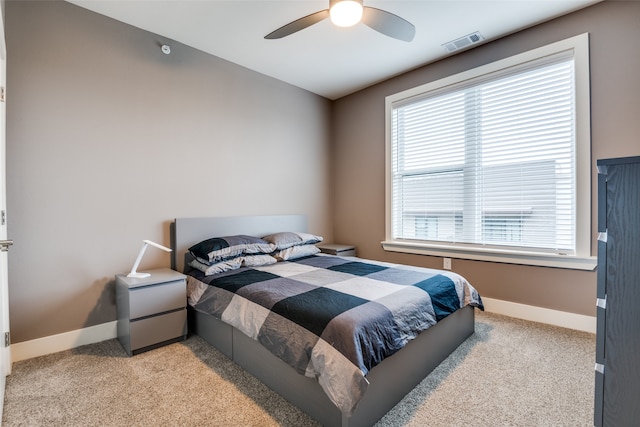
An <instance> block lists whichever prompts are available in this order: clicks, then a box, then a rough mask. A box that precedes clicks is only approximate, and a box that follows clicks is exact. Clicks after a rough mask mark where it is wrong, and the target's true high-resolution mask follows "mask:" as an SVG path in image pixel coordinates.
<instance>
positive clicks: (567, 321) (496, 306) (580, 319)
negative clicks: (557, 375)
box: [482, 298, 596, 334]
mask: <svg viewBox="0 0 640 427" xmlns="http://www.w3.org/2000/svg"><path fill="white" fill-rule="evenodd" d="M482 302H483V303H484V309H485V310H486V311H487V312H489V313H496V314H503V315H505V316H509V317H515V318H517V319H523V320H529V321H532V322H538V323H546V324H548V325H554V326H560V327H563V328H568V329H575V330H578V331H583V332H591V333H593V334H595V333H596V317H595V316H585V315H584V314H576V313H568V312H566V311H559V310H551V309H549V308H542V307H535V306H533V305H525V304H519V303H516V302H511V301H503V300H499V299H493V298H482Z"/></svg>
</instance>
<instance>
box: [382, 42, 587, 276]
mask: <svg viewBox="0 0 640 427" xmlns="http://www.w3.org/2000/svg"><path fill="white" fill-rule="evenodd" d="M588 71H589V64H588V35H586V34H585V35H582V36H577V37H574V38H572V39H569V40H565V41H563V42H559V43H555V44H553V45H549V46H545V47H543V48H539V49H536V50H534V51H531V52H527V53H525V54H522V55H517V56H515V57H512V58H508V59H505V60H502V61H499V62H497V63H493V64H489V65H487V66H484V67H480V68H478V69H474V70H471V71H469V72H466V73H462V74H459V75H456V76H453V77H450V78H447V79H443V80H440V81H437V82H433V83H429V84H427V85H424V86H421V87H419V88H415V89H411V90H409V91H406V92H403V93H400V94H396V95H393V96H390V97H388V98H387V104H386V107H387V130H388V131H387V134H388V135H387V196H388V197H387V200H388V202H387V237H386V241H385V242H383V246H384V248H385V249H387V250H395V251H403V252H414V253H425V254H432V255H442V256H454V257H461V258H470V259H482V260H493V261H500V262H516V263H523V264H532V265H548V266H559V267H570V268H582V269H592V268H594V267H595V258H593V257H591V256H590V251H591V243H590V223H591V218H590V212H591V203H590V199H591V190H590V181H591V179H590V132H589V129H590V117H589V76H588Z"/></svg>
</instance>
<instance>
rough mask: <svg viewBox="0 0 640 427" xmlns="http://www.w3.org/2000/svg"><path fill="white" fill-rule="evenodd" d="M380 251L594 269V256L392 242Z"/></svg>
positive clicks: (596, 260) (383, 244)
mask: <svg viewBox="0 0 640 427" xmlns="http://www.w3.org/2000/svg"><path fill="white" fill-rule="evenodd" d="M381 244H382V248H383V249H384V250H385V251H389V252H402V253H407V252H408V253H412V254H420V255H430V256H439V257H444V258H458V259H471V260H476V261H490V262H502V263H506V264H520V265H535V266H538V267H556V268H568V269H572V270H587V271H593V270H594V269H595V268H596V266H597V265H598V258H597V257H595V256H589V257H577V256H571V255H558V254H555V253H536V252H524V251H520V252H509V251H507V250H498V249H486V250H482V249H480V248H474V249H466V248H462V247H457V246H453V245H449V246H445V245H442V246H438V245H432V244H424V243H420V242H416V241H411V242H408V241H401V240H392V241H384V242H381Z"/></svg>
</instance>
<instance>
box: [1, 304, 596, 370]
mask: <svg viewBox="0 0 640 427" xmlns="http://www.w3.org/2000/svg"><path fill="white" fill-rule="evenodd" d="M482 301H483V302H484V308H485V310H486V311H487V312H489V313H496V314H503V315H505V316H509V317H515V318H517V319H523V320H530V321H532V322H539V323H546V324H549V325H555V326H561V327H563V328H569V329H576V330H578V331H584V332H591V333H595V332H596V318H595V317H593V316H585V315H582V314H575V313H567V312H565V311H558V310H551V309H548V308H542V307H535V306H532V305H525V304H518V303H515V302H510V301H502V300H498V299H492V298H482ZM117 336H118V332H117V321H115V320H114V321H113V322H108V323H103V324H101V325H96V326H91V327H88V328H83V329H78V330H75V331H70V332H65V333H62V334H57V335H51V336H48V337H43V338H38V339H35V340H31V341H24V342H20V343H17V344H11V361H12V362H19V361H21V360H26V359H31V358H34V357H38V356H44V355H47V354H51V353H57V352H59V351H64V350H70V349H72V348H76V347H80V346H81V345H86V344H93V343H95V342H100V341H106V340H110V339H113V338H116V337H117Z"/></svg>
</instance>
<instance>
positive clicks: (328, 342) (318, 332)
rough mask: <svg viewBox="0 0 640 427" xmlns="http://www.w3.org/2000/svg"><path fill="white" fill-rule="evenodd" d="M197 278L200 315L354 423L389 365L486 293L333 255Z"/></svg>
mask: <svg viewBox="0 0 640 427" xmlns="http://www.w3.org/2000/svg"><path fill="white" fill-rule="evenodd" d="M189 275H190V276H189V278H188V282H187V283H188V292H189V304H190V305H191V306H193V307H194V308H195V309H196V310H198V311H201V312H204V313H208V314H211V315H213V316H215V317H217V318H218V319H221V320H222V321H224V322H226V323H228V324H231V325H233V326H234V327H236V328H237V329H239V330H240V331H242V332H243V333H245V334H246V335H248V336H249V337H251V338H253V339H255V340H257V341H259V342H260V343H261V344H262V345H263V346H265V347H266V348H267V349H269V351H271V353H273V354H274V355H276V356H277V357H279V358H280V359H282V360H284V361H285V362H286V363H288V364H289V365H290V366H292V367H293V368H294V369H296V370H297V371H298V372H299V373H300V374H303V375H306V376H308V377H312V378H317V379H318V381H319V383H320V385H321V386H322V388H323V389H324V390H325V392H326V393H327V395H328V396H329V398H330V399H331V401H332V402H333V403H335V405H336V406H337V407H338V408H339V409H340V410H341V411H342V413H343V414H345V415H347V416H348V415H351V414H352V413H353V411H354V410H355V407H356V405H357V403H358V401H359V400H360V398H361V397H362V395H363V394H364V392H365V390H366V387H367V380H366V375H367V373H368V372H369V371H370V370H371V369H372V368H373V367H374V366H376V365H377V364H378V363H380V362H381V361H382V360H383V359H384V358H385V357H388V356H390V355H392V354H393V353H395V352H396V351H398V350H399V349H401V348H402V347H404V346H405V344H407V342H408V341H410V340H411V339H413V338H415V337H416V336H417V335H418V334H419V333H420V332H421V331H424V330H425V329H427V328H429V327H430V326H431V325H434V324H435V323H436V322H437V321H438V320H440V319H442V318H444V317H445V316H447V315H449V314H451V313H453V312H454V311H456V310H458V309H459V308H461V307H463V306H465V305H467V304H470V305H473V306H476V307H479V308H483V306H482V300H481V299H480V296H479V295H478V293H477V291H476V290H475V289H474V288H473V287H472V286H471V285H470V284H469V283H468V282H467V281H466V280H465V279H464V278H463V277H461V276H459V275H457V274H455V273H452V272H450V271H441V270H430V269H425V268H419V267H410V266H403V265H397V264H388V263H381V262H375V261H369V260H362V259H359V258H341V257H337V256H333V255H324V254H318V255H315V256H311V257H306V258H302V259H298V260H294V261H286V262H279V263H277V264H274V265H269V266H264V267H257V268H241V269H238V270H234V271H230V272H225V273H220V274H216V275H212V276H204V275H203V274H202V273H201V272H199V271H191V272H190V273H189Z"/></svg>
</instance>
